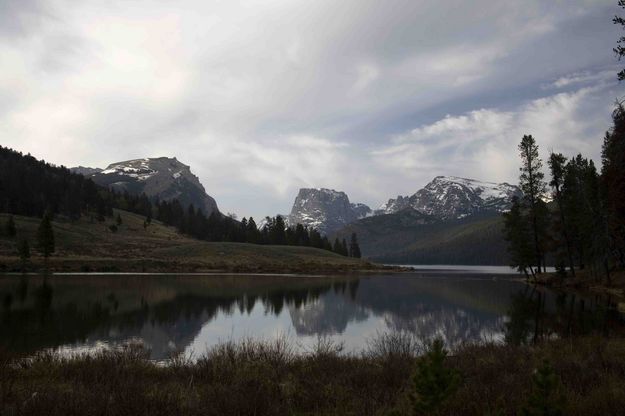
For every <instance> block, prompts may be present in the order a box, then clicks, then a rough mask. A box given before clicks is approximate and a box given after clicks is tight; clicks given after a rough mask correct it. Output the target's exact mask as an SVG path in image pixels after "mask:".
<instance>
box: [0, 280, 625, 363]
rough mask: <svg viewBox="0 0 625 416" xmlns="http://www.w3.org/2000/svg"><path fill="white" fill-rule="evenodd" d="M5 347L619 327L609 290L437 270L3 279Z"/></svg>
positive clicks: (190, 350)
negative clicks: (598, 292)
mask: <svg viewBox="0 0 625 416" xmlns="http://www.w3.org/2000/svg"><path fill="white" fill-rule="evenodd" d="M0 300H2V306H1V309H0V348H5V349H8V350H9V351H12V352H16V353H20V354H32V353H34V352H36V351H39V350H44V349H56V348H62V349H63V350H64V351H65V350H68V351H82V350H83V349H85V348H86V349H87V350H88V349H89V348H92V347H93V346H95V345H98V344H99V343H106V344H108V345H116V344H120V343H124V342H127V341H129V340H141V341H142V342H143V343H144V344H145V345H146V346H148V347H149V348H150V351H151V357H152V358H153V359H159V360H160V359H165V358H168V357H169V356H170V355H171V354H172V352H175V351H184V352H185V353H187V354H189V355H194V356H198V355H201V354H202V352H203V351H205V349H206V348H207V347H210V346H211V345H214V344H216V343H218V342H223V341H227V340H237V339H241V338H243V337H254V338H264V339H268V338H271V337H274V336H277V335H281V334H287V335H289V336H292V337H293V338H294V341H295V342H296V344H297V346H298V347H299V348H301V349H306V348H308V347H310V346H311V345H312V344H314V343H315V342H316V340H317V338H318V337H320V336H323V337H331V338H332V339H333V340H335V341H338V342H343V343H344V344H345V347H346V349H347V350H351V351H358V350H361V349H363V348H364V347H365V346H366V343H367V340H368V339H370V338H371V337H374V336H375V335H376V334H378V333H381V332H388V331H404V332H409V333H411V334H414V335H416V336H418V337H420V338H427V339H430V338H432V337H442V338H443V339H444V340H445V341H446V342H447V344H448V345H449V346H454V345H458V344H460V343H463V342H483V341H496V342H504V341H506V342H511V343H528V342H534V341H536V340H537V339H540V338H543V337H553V336H566V335H569V334H581V333H588V332H592V331H599V332H601V333H604V334H609V333H610V332H611V331H613V330H614V329H615V328H618V327H620V324H621V321H620V316H619V315H618V313H617V312H615V310H614V308H613V307H612V305H611V300H610V299H605V298H601V297H593V298H585V297H580V296H579V295H570V294H569V295H567V294H556V293H552V292H549V291H544V290H537V289H535V288H532V287H530V286H528V285H526V284H524V283H522V282H518V281H515V280H509V277H508V278H504V277H503V276H500V277H499V278H497V279H493V278H492V276H491V275H476V274H459V273H458V272H454V273H445V272H444V271H429V272H422V273H414V274H401V275H386V276H385V275H379V276H362V277H351V276H350V277H288V276H184V275H182V276H133V275H119V276H114V275H113V276H101V275H100V276H98V275H89V276H87V275H85V276H51V277H41V276H21V277H17V276H5V277H1V278H0Z"/></svg>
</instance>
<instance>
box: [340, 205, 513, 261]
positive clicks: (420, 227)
mask: <svg viewBox="0 0 625 416" xmlns="http://www.w3.org/2000/svg"><path fill="white" fill-rule="evenodd" d="M502 227H503V220H502V218H501V216H500V215H498V214H483V215H477V214H476V215H472V216H470V217H467V218H462V219H458V220H451V221H442V220H439V219H437V218H435V217H432V216H429V215H426V214H422V213H420V212H418V211H415V210H413V209H405V210H403V211H399V212H397V213H394V214H388V215H377V216H374V217H369V218H365V219H362V220H359V221H356V222H354V223H352V224H350V225H348V226H346V227H345V228H343V229H342V230H340V231H339V232H338V233H337V236H338V237H339V238H346V239H347V238H349V235H350V234H351V233H353V232H355V233H357V234H358V240H359V243H360V249H361V251H362V253H363V256H364V257H366V258H368V259H371V260H373V261H378V262H385V263H396V264H466V265H471V264H474V265H507V264H508V254H507V252H506V243H505V241H504V240H503V235H502ZM333 238H334V237H333Z"/></svg>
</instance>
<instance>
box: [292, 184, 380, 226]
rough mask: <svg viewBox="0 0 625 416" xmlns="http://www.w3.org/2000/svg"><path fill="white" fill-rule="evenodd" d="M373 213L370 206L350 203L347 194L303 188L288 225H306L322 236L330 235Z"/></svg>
mask: <svg viewBox="0 0 625 416" xmlns="http://www.w3.org/2000/svg"><path fill="white" fill-rule="evenodd" d="M371 213H372V211H371V208H369V207H368V206H366V205H364V204H353V203H351V202H349V198H348V197H347V194H345V192H339V191H335V190H333V189H325V188H321V189H316V188H302V189H300V190H299V193H298V195H297V197H296V198H295V203H294V204H293V208H292V209H291V214H290V215H289V217H288V223H289V224H290V225H296V224H302V225H306V226H309V227H313V228H316V229H317V230H319V232H321V233H322V234H330V233H332V232H334V231H336V230H338V229H339V228H341V227H343V226H345V225H346V224H349V223H351V222H354V221H356V220H358V219H360V218H364V217H366V216H368V215H371Z"/></svg>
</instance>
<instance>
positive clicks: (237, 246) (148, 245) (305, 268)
mask: <svg viewBox="0 0 625 416" xmlns="http://www.w3.org/2000/svg"><path fill="white" fill-rule="evenodd" d="M118 212H119V213H120V214H121V217H122V220H123V224H122V225H121V226H120V227H119V230H118V231H117V232H112V231H110V230H109V229H108V226H109V225H111V224H113V220H112V219H107V221H106V222H104V223H99V222H97V221H94V220H92V219H90V218H86V217H83V218H81V219H80V220H77V221H73V222H70V221H67V220H63V219H57V220H55V221H54V223H53V228H54V232H55V239H56V253H55V254H54V255H53V256H52V257H51V258H50V259H49V264H48V265H49V267H50V269H51V270H52V271H72V272H80V271H84V272H88V271H98V272H102V271H103V272H122V271H123V272H203V271H216V270H219V271H229V272H281V273H302V272H336V271H339V272H344V271H356V270H368V269H376V268H378V267H377V266H374V265H372V264H371V263H368V262H366V261H361V260H358V259H352V258H347V257H343V256H339V255H337V254H334V253H331V252H328V251H325V250H320V249H315V248H310V247H289V246H264V245H255V244H243V243H211V242H203V241H198V240H195V239H192V238H189V237H186V236H184V235H181V234H179V233H177V232H176V230H174V229H173V228H171V227H166V226H164V225H163V224H160V223H159V222H158V221H153V222H152V224H151V225H150V226H148V227H147V228H144V227H143V221H144V218H143V217H142V216H140V215H136V214H131V213H128V212H123V211H116V214H115V216H116V215H117V213H118ZM5 221H6V214H0V224H4V223H5ZM15 222H16V224H17V230H18V236H17V238H15V239H8V238H6V237H0V272H1V271H19V270H21V267H22V265H21V262H20V260H19V258H18V256H17V241H19V239H22V238H25V239H28V240H29V241H30V245H31V250H32V253H33V257H32V259H31V260H30V262H29V265H28V268H29V270H31V271H33V270H41V269H43V268H44V259H43V258H41V257H40V256H38V255H37V252H36V250H34V245H35V235H36V230H37V226H38V224H39V219H37V218H29V217H20V216H15ZM378 269H379V268H378Z"/></svg>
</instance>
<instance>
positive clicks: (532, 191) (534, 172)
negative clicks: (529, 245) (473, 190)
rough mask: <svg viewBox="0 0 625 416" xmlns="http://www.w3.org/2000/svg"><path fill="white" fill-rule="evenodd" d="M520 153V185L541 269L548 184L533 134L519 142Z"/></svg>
mask: <svg viewBox="0 0 625 416" xmlns="http://www.w3.org/2000/svg"><path fill="white" fill-rule="evenodd" d="M519 153H520V156H521V168H520V171H521V175H520V176H519V185H520V187H521V190H522V191H523V195H524V199H525V202H526V204H527V207H528V210H529V215H530V218H531V224H532V240H533V242H534V256H535V261H536V268H537V270H538V272H540V271H541V266H544V263H543V260H544V250H543V244H542V243H543V241H541V240H543V239H544V235H545V232H546V230H544V229H541V228H540V224H541V223H542V222H545V218H544V217H543V215H545V212H543V210H542V209H541V206H540V201H542V200H543V199H544V196H545V192H546V190H547V185H546V184H545V181H544V179H545V175H544V174H543V173H542V172H541V168H542V165H543V162H542V160H541V159H540V155H539V154H538V145H537V144H536V140H534V138H533V137H532V136H531V135H529V136H528V135H525V136H523V138H522V139H521V143H520V144H519Z"/></svg>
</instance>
